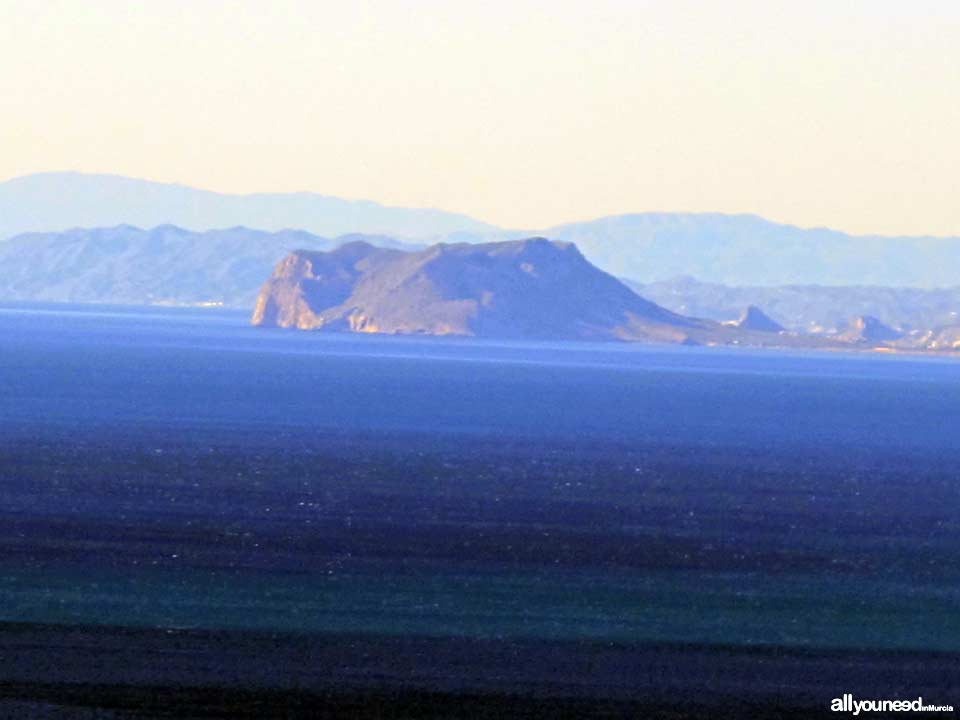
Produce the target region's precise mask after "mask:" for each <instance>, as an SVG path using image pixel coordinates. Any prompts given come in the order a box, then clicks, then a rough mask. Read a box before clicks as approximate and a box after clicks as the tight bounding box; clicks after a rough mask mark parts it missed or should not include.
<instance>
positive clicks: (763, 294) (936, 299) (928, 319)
mask: <svg viewBox="0 0 960 720" xmlns="http://www.w3.org/2000/svg"><path fill="white" fill-rule="evenodd" d="M626 282H627V284H628V285H630V287H631V288H633V289H634V290H636V291H637V292H638V293H640V294H641V295H643V296H644V297H646V298H649V299H650V300H652V301H653V302H656V303H658V304H660V305H663V306H664V307H666V308H669V309H671V310H673V311H674V312H678V313H684V314H690V315H696V316H698V317H705V318H711V319H713V320H720V321H729V320H733V319H735V318H737V317H738V316H739V314H740V313H741V312H742V311H743V308H745V307H747V306H748V305H755V306H758V307H760V308H762V309H763V311H764V312H765V313H766V314H767V315H769V316H770V317H771V318H772V319H773V320H774V321H776V322H778V323H780V324H781V325H784V326H785V327H786V328H787V329H789V330H794V331H802V332H845V331H846V330H848V329H849V325H850V324H851V323H852V322H853V319H854V318H856V317H859V316H867V317H875V318H879V319H880V320H881V321H882V322H883V323H885V324H887V325H890V326H893V327H896V328H899V329H901V330H904V331H910V330H915V329H930V328H938V327H942V326H948V325H954V324H956V323H957V322H958V321H960V287H953V288H947V289H940V290H924V289H917V288H889V287H862V286H847V287H829V286H823V285H784V286H781V287H759V286H752V287H751V286H745V287H730V286H727V285H720V284H717V283H705V282H700V281H699V280H695V279H694V278H691V277H679V278H673V279H671V280H665V281H662V282H654V283H638V282H633V281H630V280H628V281H626Z"/></svg>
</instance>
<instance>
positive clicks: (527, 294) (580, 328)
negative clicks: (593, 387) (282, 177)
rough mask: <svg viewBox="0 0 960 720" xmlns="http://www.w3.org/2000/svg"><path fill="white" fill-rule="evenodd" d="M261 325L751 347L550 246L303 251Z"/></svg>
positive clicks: (533, 242)
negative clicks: (736, 341)
mask: <svg viewBox="0 0 960 720" xmlns="http://www.w3.org/2000/svg"><path fill="white" fill-rule="evenodd" d="M253 323H254V324H256V325H265V326H280V327H296V328H300V329H305V330H316V329H324V330H336V331H352V332H382V333H422V334H433V335H467V336H477V337H495V338H521V339H581V340H614V339H616V340H648V341H661V342H697V343H700V342H712V341H716V342H726V341H730V340H732V339H735V338H737V337H741V336H742V335H741V333H740V332H739V331H737V330H736V329H732V328H725V327H722V326H720V325H719V324H717V323H712V322H710V321H702V320H696V319H692V318H686V317H682V316H680V315H677V314H675V313H672V312H669V311H667V310H664V309H663V308H661V307H659V306H657V305H655V304H654V303H651V302H648V301H647V300H645V299H643V298H641V297H640V296H638V295H637V294H635V293H634V292H633V291H631V290H630V289H629V288H627V287H626V286H625V285H623V284H622V283H621V282H619V281H618V280H616V279H615V278H613V277H611V276H610V275H608V274H606V273H604V272H602V271H600V270H598V269H597V268H595V267H594V266H592V265H591V264H590V263H589V262H587V261H586V260H585V259H584V257H583V256H582V255H581V254H580V252H579V251H578V250H577V248H576V247H574V246H573V245H569V244H566V243H556V242H550V241H548V240H545V239H542V238H532V239H527V240H521V241H513V242H502V243H489V244H483V245H470V244H455V245H443V244H441V245H435V246H433V247H430V248H427V249H426V250H422V251H419V252H402V251H397V250H389V249H382V248H375V247H373V246H372V245H369V244H367V243H350V244H348V245H344V246H342V247H340V248H339V249H337V250H334V251H332V252H326V253H324V252H310V251H298V252H295V253H292V254H291V255H289V256H288V257H287V258H286V259H284V260H283V261H282V262H281V263H280V264H279V265H278V266H277V268H276V270H275V271H274V273H273V275H272V276H271V278H270V279H269V280H268V282H267V283H266V285H265V286H264V287H263V290H262V292H261V294H260V297H259V299H258V301H257V305H256V310H255V312H254V316H253Z"/></svg>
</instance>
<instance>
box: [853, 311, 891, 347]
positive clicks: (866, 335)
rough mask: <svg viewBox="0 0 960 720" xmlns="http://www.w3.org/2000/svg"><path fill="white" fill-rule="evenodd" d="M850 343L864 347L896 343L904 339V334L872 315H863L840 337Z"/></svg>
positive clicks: (855, 319)
mask: <svg viewBox="0 0 960 720" xmlns="http://www.w3.org/2000/svg"><path fill="white" fill-rule="evenodd" d="M840 337H841V338H843V339H844V340H846V341H848V342H852V343H859V344H864V345H877V344H881V343H888V342H894V341H896V340H899V339H900V338H901V337H903V333H901V332H900V331H899V330H894V329H893V328H892V327H890V326H889V325H885V324H884V323H882V322H881V321H880V320H878V319H877V318H875V317H873V316H871V315H861V316H859V317H856V318H854V319H853V321H852V322H851V323H850V326H849V327H848V328H847V330H846V331H845V332H843V333H841V335H840Z"/></svg>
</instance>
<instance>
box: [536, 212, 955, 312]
mask: <svg viewBox="0 0 960 720" xmlns="http://www.w3.org/2000/svg"><path fill="white" fill-rule="evenodd" d="M540 234H542V235H545V236H547V237H549V238H552V239H556V240H562V241H566V242H572V243H576V245H577V247H579V248H580V250H581V251H582V252H583V254H584V255H585V256H586V257H587V258H588V259H589V260H590V262H592V263H595V264H596V265H597V266H599V267H601V268H603V269H604V270H606V271H607V272H609V273H612V274H614V275H617V276H618V277H628V278H631V279H633V280H636V281H639V282H654V281H661V280H666V279H669V278H672V277H676V276H678V275H691V276H693V277H696V278H698V279H699V280H702V281H704V282H714V283H723V284H725V285H763V286H776V285H791V284H818V285H881V286H888V287H916V288H935V287H955V286H957V285H960V238H957V237H952V238H933V237H857V236H852V235H846V234H844V233H842V232H837V231H835V230H828V229H823V228H820V229H812V230H806V229H802V228H798V227H793V226H791V225H780V224H777V223H773V222H770V221H768V220H764V219H763V218H760V217H756V216H752V215H720V214H715V213H712V214H690V213H641V214H636V215H621V216H616V217H607V218H601V219H598V220H593V221H590V222H583V223H573V224H568V225H558V226H556V227H553V228H549V229H547V230H543V231H540ZM761 307H763V308H764V310H768V309H769V308H767V307H766V306H765V305H761Z"/></svg>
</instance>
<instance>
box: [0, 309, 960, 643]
mask: <svg viewBox="0 0 960 720" xmlns="http://www.w3.org/2000/svg"><path fill="white" fill-rule="evenodd" d="M0 383H2V385H0V431H2V440H0V516H2V527H3V529H2V530H0V551H2V552H0V621H6V622H31V623H53V624H57V625H64V626H70V625H73V626H96V625H114V626H116V625H120V626H130V627H160V628H163V627H169V628H223V629H231V630H251V631H252V630H258V631H260V630H268V631H269V630H282V631H284V632H291V633H337V632H350V633H360V634H369V635H394V636H409V637H474V638H498V639H504V638H506V639H510V638H515V639H518V640H521V639H543V640H591V641H604V642H623V643H631V642H632V643H636V642H672V643H692V644H696V643H701V644H702V643H708V644H720V645H725V646H745V647H746V646H751V647H752V646H776V647H794V648H833V649H874V650H878V651H879V650H891V649H895V650H911V651H913V650H919V651H934V650H936V651H948V652H958V651H960V583H958V580H960V524H958V519H957V513H956V509H957V508H958V507H960V484H958V482H957V480H958V478H957V470H956V468H957V467H958V466H960V465H958V462H957V461H958V459H960V457H958V456H960V446H958V444H957V442H956V440H957V431H956V425H955V422H954V420H955V419H956V415H957V410H958V408H960V362H958V361H955V360H952V359H943V358H939V359H938V358H915V357H890V356H873V355H864V354H856V355H854V354H826V353H821V354H814V353H812V354H791V353H786V352H770V351H767V352H753V351H749V350H720V349H706V348H702V349H701V348H686V347H644V346H638V345H613V344H570V343H552V344H548V343H496V342H482V341H473V340H464V339H435V338H393V337H358V336H354V335H324V334H316V333H297V332H286V331H273V330H261V329H254V328H251V327H249V326H248V325H247V318H246V317H245V316H243V315H240V314H236V313H229V312H223V311H216V310H203V311H198V310H173V309H171V310H153V311H150V312H140V311H135V310H129V309H124V308H107V309H89V308H83V307H73V308H65V307H61V306H5V307H3V308H0Z"/></svg>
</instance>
